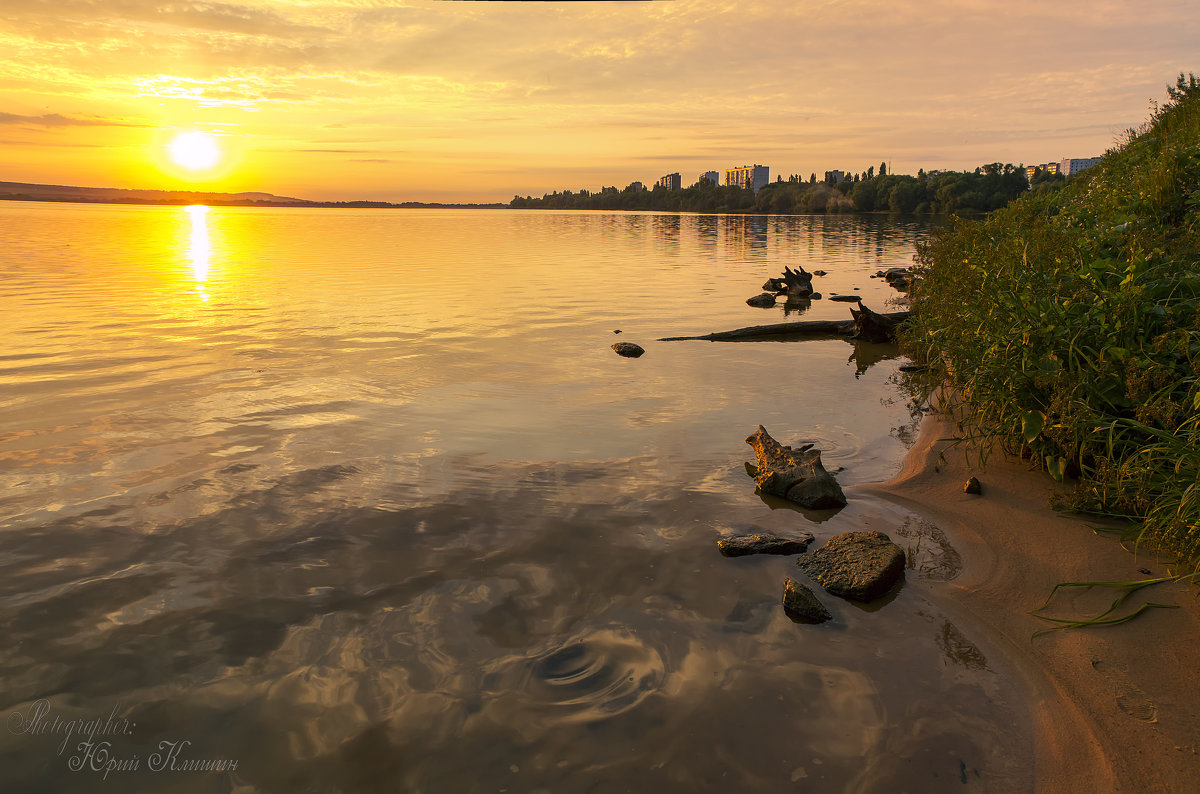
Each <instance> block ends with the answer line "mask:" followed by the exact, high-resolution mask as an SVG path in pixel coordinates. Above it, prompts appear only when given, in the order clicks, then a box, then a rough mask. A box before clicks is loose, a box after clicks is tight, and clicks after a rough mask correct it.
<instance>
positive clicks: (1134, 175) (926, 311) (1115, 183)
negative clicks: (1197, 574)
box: [904, 75, 1200, 571]
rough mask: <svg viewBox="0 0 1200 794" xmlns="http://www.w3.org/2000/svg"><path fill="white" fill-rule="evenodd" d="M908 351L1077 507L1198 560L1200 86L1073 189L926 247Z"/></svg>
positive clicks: (996, 439) (1176, 92) (1181, 93)
mask: <svg viewBox="0 0 1200 794" xmlns="http://www.w3.org/2000/svg"><path fill="white" fill-rule="evenodd" d="M917 271H918V276H919V278H920V281H919V282H918V283H917V284H916V285H915V287H914V288H913V290H912V293H911V301H912V309H913V318H914V319H913V322H912V323H911V325H910V326H909V329H908V331H907V334H906V336H905V339H904V344H905V345H906V347H907V349H908V351H909V352H910V354H911V355H912V356H914V357H915V358H916V359H919V360H920V361H921V362H922V363H925V364H927V365H928V366H930V367H931V368H932V369H933V370H934V373H935V375H937V376H939V377H940V380H941V381H942V382H944V383H945V384H947V385H948V386H949V387H951V389H952V390H953V392H954V393H956V394H957V395H958V396H959V397H960V398H961V403H960V404H959V408H958V410H959V411H961V416H960V418H963V419H967V420H969V425H968V426H970V427H974V428H977V429H978V432H979V433H980V434H981V437H980V439H979V440H980V441H981V442H982V447H981V449H983V450H984V454H986V451H987V450H988V449H991V448H995V447H996V446H997V445H1000V446H1001V447H1002V448H1006V449H1010V450H1018V449H1019V450H1021V451H1022V452H1023V453H1024V454H1026V455H1029V456H1031V457H1032V458H1033V459H1034V460H1035V461H1036V462H1037V463H1039V464H1040V465H1041V466H1043V467H1044V468H1045V469H1046V470H1048V471H1049V472H1050V473H1051V474H1053V475H1054V476H1055V477H1057V478H1060V479H1061V478H1064V477H1077V478H1078V487H1077V488H1076V489H1074V490H1073V491H1072V493H1071V495H1070V496H1068V497H1067V498H1066V499H1065V501H1064V503H1063V504H1062V506H1063V507H1068V508H1071V509H1074V510H1078V511H1084V512H1089V513H1098V514H1106V515H1111V516H1119V517H1123V518H1127V519H1131V520H1133V521H1134V522H1136V523H1135V526H1136V530H1135V533H1134V536H1135V537H1136V538H1137V540H1138V542H1139V544H1141V546H1142V548H1143V549H1147V548H1158V549H1163V550H1166V551H1168V552H1170V553H1173V554H1176V555H1178V556H1179V558H1180V559H1181V560H1183V561H1184V562H1186V563H1187V565H1188V569H1189V570H1192V571H1195V570H1196V569H1197V568H1198V567H1200V84H1198V83H1197V81H1196V78H1195V77H1194V76H1190V75H1189V76H1188V77H1186V78H1185V77H1184V76H1183V75H1180V77H1179V80H1178V82H1177V83H1176V84H1175V85H1174V86H1170V87H1169V89H1168V99H1167V102H1166V104H1164V105H1163V106H1162V107H1161V108H1158V109H1156V110H1155V111H1154V112H1153V113H1152V115H1151V117H1150V119H1149V121H1148V122H1147V123H1146V124H1145V125H1144V126H1143V127H1142V128H1140V129H1138V130H1131V131H1130V132H1129V133H1128V134H1127V135H1126V136H1125V137H1124V139H1123V141H1122V142H1121V143H1120V144H1119V145H1117V146H1116V147H1115V148H1114V149H1113V150H1110V151H1109V152H1108V153H1107V154H1106V155H1105V157H1104V159H1103V160H1102V161H1101V163H1100V164H1099V165H1098V166H1096V167H1094V168H1092V169H1090V170H1088V171H1087V172H1085V173H1084V174H1083V175H1081V176H1080V177H1078V178H1076V179H1074V180H1069V181H1068V182H1067V183H1066V184H1065V185H1062V186H1061V189H1057V190H1045V191H1037V190H1035V191H1031V192H1030V193H1029V194H1028V195H1027V196H1025V197H1023V198H1021V199H1020V200H1018V201H1015V202H1013V203H1011V204H1009V205H1008V206H1007V207H1006V208H1004V209H1002V210H1000V211H998V212H995V213H993V214H991V215H990V216H988V217H987V218H986V219H984V220H981V221H962V220H958V221H956V222H955V223H954V224H953V225H952V226H950V227H947V228H945V229H943V230H941V231H939V232H937V233H935V235H934V236H933V238H932V239H931V240H930V242H929V243H928V244H926V245H924V246H922V247H921V248H920V249H919V253H918V256H917Z"/></svg>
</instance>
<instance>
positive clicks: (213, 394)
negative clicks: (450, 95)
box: [0, 202, 1029, 793]
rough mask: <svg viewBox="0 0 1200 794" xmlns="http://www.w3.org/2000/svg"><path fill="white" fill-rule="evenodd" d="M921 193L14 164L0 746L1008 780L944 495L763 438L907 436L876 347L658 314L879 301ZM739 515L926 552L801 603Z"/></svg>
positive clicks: (184, 755)
mask: <svg viewBox="0 0 1200 794" xmlns="http://www.w3.org/2000/svg"><path fill="white" fill-rule="evenodd" d="M928 229H929V225H928V222H922V221H915V220H903V219H901V220H896V219H886V218H874V217H871V218H867V217H829V218H825V217H769V218H767V217H737V216H693V215H684V216H679V215H657V214H598V213H597V214H586V213H555V212H536V211H530V212H519V211H503V210H498V211H450V210H445V211H442V210H412V211H382V210H345V211H342V210H289V209H248V208H211V209H205V208H179V207H169V208H167V207H163V208H160V207H123V206H102V205H69V204H58V205H50V204H26V203H16V202H2V203H0V276H2V280H0V486H2V488H0V572H2V574H3V575H2V576H0V625H4V626H6V627H7V628H6V632H5V638H6V640H7V641H6V642H5V643H3V645H2V646H0V696H2V697H0V706H2V707H3V710H4V713H5V717H6V719H7V726H8V730H6V731H2V732H0V736H3V739H2V740H0V758H2V760H3V768H4V772H3V777H4V778H5V786H4V787H5V788H9V789H10V790H14V791H27V792H40V791H45V792H50V791H55V792H57V791H103V790H111V791H139V792H140V791H147V792H158V791H180V792H214V791H215V792H226V791H237V792H276V791H314V792H318V791H319V792H325V791H345V792H358V791H405V792H433V793H439V792H501V791H509V792H642V791H653V792H696V791H713V792H782V791H814V792H828V791H835V792H836V791H864V792H873V791H913V792H918V791H919V792H930V791H951V790H953V791H960V790H964V789H967V790H996V791H1012V790H1019V789H1020V788H1022V787H1023V786H1024V785H1025V782H1026V781H1027V780H1028V779H1029V775H1028V771H1029V770H1028V768H1027V766H1028V763H1027V759H1028V757H1029V756H1028V748H1027V746H1026V745H1025V744H1024V742H1025V741H1026V739H1024V738H1023V734H1022V732H1021V731H1015V732H1014V725H1018V724H1021V721H1022V720H1023V719H1024V717H1023V714H1024V711H1023V709H1024V707H1023V706H1022V705H1021V704H1020V703H1019V702H1017V700H1018V699H1017V698H1016V697H1015V695H1014V694H1013V693H1014V691H1015V690H1014V689H1013V687H1012V684H1011V682H1010V681H1009V678H1008V676H1007V675H1006V674H1005V673H1004V671H1003V670H1002V669H1001V667H1000V666H999V665H998V664H997V661H999V660H993V659H991V658H989V655H988V654H985V653H984V652H983V651H982V650H981V649H980V647H979V645H978V638H973V637H971V636H970V635H969V633H964V630H963V629H962V628H960V627H958V626H956V625H955V624H954V623H953V622H952V621H951V620H949V619H947V618H946V617H945V616H944V614H943V613H942V612H941V611H939V609H938V607H937V598H938V595H937V594H938V593H939V592H944V591H945V590H947V589H948V586H946V585H944V584H942V581H943V580H946V579H949V578H951V577H952V576H953V574H954V572H955V570H957V567H956V566H957V564H958V563H957V558H956V555H955V553H954V551H953V549H952V548H950V547H949V546H948V545H947V543H946V539H945V537H944V536H943V535H942V534H941V532H940V531H939V530H938V529H937V528H936V527H932V526H930V525H928V524H927V523H925V522H923V521H921V520H920V519H919V518H917V517H916V516H912V515H909V514H906V513H905V512H904V511H903V510H901V509H899V508H896V507H894V506H889V505H887V504H883V503H880V502H878V501H875V500H872V499H870V498H866V497H865V496H864V497H859V496H857V495H856V494H855V492H854V489H853V487H850V488H849V489H848V491H849V495H850V498H851V501H850V505H849V506H848V507H847V508H845V509H844V510H842V511H840V512H835V513H830V512H824V513H805V512H803V511H800V510H798V509H794V508H793V507H790V506H788V505H787V504H786V503H783V502H780V501H777V500H774V499H770V498H763V497H760V496H758V495H756V494H755V490H754V483H753V480H752V479H751V478H750V477H749V476H748V474H747V471H746V467H745V464H746V462H747V461H753V453H752V451H751V449H750V447H749V446H747V445H746V444H745V443H744V439H745V437H746V436H747V435H748V434H750V433H752V432H753V431H754V429H755V427H756V426H757V425H759V424H763V425H765V426H766V427H767V429H768V430H769V431H770V432H771V434H772V435H774V436H775V438H777V439H778V440H780V441H781V442H783V443H790V444H798V443H801V442H814V443H816V445H817V446H818V447H819V448H820V449H822V450H824V451H825V454H824V461H825V464H826V466H827V467H828V468H830V469H831V470H833V469H836V468H838V467H841V471H840V472H839V473H838V478H839V480H840V481H841V482H842V483H843V485H846V486H853V485H854V484H855V483H865V482H872V481H878V480H883V479H887V478H888V477H890V476H891V475H893V474H894V473H895V472H896V471H897V469H898V466H899V464H900V461H901V459H902V457H903V455H904V452H905V449H906V443H909V442H910V441H911V439H912V437H913V435H914V433H915V426H916V424H915V420H914V413H913V411H912V410H911V408H910V405H909V401H910V398H909V396H908V395H907V393H906V392H905V391H904V390H903V389H902V388H901V387H900V385H899V383H898V381H899V376H898V374H897V367H898V365H899V363H900V359H899V358H898V353H897V351H896V350H895V349H894V348H893V347H890V346H873V345H852V344H849V343H847V342H844V341H840V340H832V341H808V342H754V343H710V342H695V341H693V342H657V341H655V340H657V339H658V338H660V337H665V336H674V335H683V334H701V333H707V332H709V331H715V330H724V329H728V328H736V327H739V326H745V325H753V324H759V323H767V322H777V321H782V320H783V319H784V316H785V313H786V314H787V315H788V319H802V318H811V319H826V318H839V319H840V318H844V317H847V316H848V309H847V304H845V303H836V302H832V301H830V300H827V299H826V300H818V301H813V302H812V304H811V306H810V307H808V308H807V310H806V311H803V312H802V313H801V311H800V309H799V308H795V309H787V308H785V307H783V306H782V305H781V306H780V307H779V308H776V309H770V310H763V309H754V308H751V307H748V306H747V305H746V304H745V299H746V298H747V297H750V296H752V295H755V294H757V293H758V292H760V287H761V285H762V283H763V282H764V281H765V280H766V278H768V277H769V276H776V275H778V274H779V273H780V271H782V269H783V267H784V265H791V266H796V265H803V266H804V267H805V268H807V269H808V270H810V271H811V270H816V269H820V270H825V271H827V272H828V275H826V276H824V277H820V278H817V279H816V282H815V285H816V287H817V288H818V289H819V290H820V291H821V292H822V293H824V295H825V296H826V298H828V297H829V296H830V295H832V294H834V293H850V292H853V291H854V290H855V289H856V288H858V289H859V293H858V294H861V295H862V296H863V297H864V299H865V301H866V303H867V304H868V305H869V306H872V307H873V308H876V309H880V310H882V309H888V308H890V307H889V306H888V301H889V300H892V299H893V298H894V297H895V296H896V293H895V292H894V291H892V290H891V289H890V288H888V287H887V286H886V285H884V284H883V283H882V282H881V281H880V280H876V279H871V278H869V276H870V274H872V273H874V272H875V271H877V270H879V269H882V268H886V267H891V266H897V265H905V264H908V263H909V262H910V261H911V256H912V253H913V246H914V243H915V241H917V240H919V239H921V238H922V236H923V235H925V234H926V233H927V232H928ZM617 330H620V331H621V333H620V335H619V336H618V335H617V334H616V333H615V331H617ZM617 341H630V342H636V343H638V344H641V345H642V346H643V347H645V348H646V354H645V355H644V356H643V357H641V358H639V359H625V358H621V357H619V356H617V355H616V354H614V353H613V351H612V350H611V348H610V346H611V345H612V344H613V343H614V342H617ZM754 527H757V528H761V529H763V530H767V531H770V532H774V533H777V534H798V533H801V532H806V531H811V532H813V533H814V534H815V535H816V536H817V544H820V543H822V542H823V541H824V540H825V539H827V538H829V537H832V536H833V535H836V534H838V533H841V532H844V531H848V530H852V529H862V528H870V529H881V530H883V531H886V532H889V534H891V535H892V536H893V539H895V540H897V542H900V543H901V545H903V546H905V547H906V548H908V549H909V551H910V562H911V567H910V570H909V571H908V573H907V581H906V584H905V585H904V586H903V587H902V588H901V589H900V591H899V592H898V594H896V595H894V596H893V597H891V598H889V599H885V601H884V603H882V604H874V605H871V606H869V607H867V608H863V607H861V606H856V605H853V604H850V603H848V602H845V601H841V600H839V599H836V598H834V597H832V596H828V595H826V594H824V593H823V592H821V593H820V596H821V598H822V600H823V601H824V602H825V603H826V605H827V606H828V607H829V609H830V610H831V611H832V612H833V613H834V616H835V618H834V620H833V621H832V622H830V623H828V624H824V625H822V626H804V625H798V624H795V623H793V622H792V621H791V620H789V619H788V618H787V616H786V615H785V614H784V613H783V611H782V609H781V608H780V606H779V601H780V596H781V593H782V589H783V582H784V579H785V578H786V577H788V576H791V577H793V578H796V579H797V580H799V581H804V577H803V574H801V573H800V571H799V570H798V569H797V568H796V566H795V564H794V560H793V559H792V558H786V557H770V558H759V557H744V558H737V559H726V558H724V557H722V556H721V555H720V554H719V553H718V551H717V546H716V540H717V538H719V537H721V536H722V535H725V534H731V533H736V532H743V531H746V530H749V529H751V528H754ZM56 720H57V722H56ZM73 720H78V721H80V722H72V721H73ZM89 720H90V721H95V720H99V722H98V723H94V724H93V725H92V726H91V728H90V729H88V727H87V726H86V725H85V722H86V721H89ZM81 732H82V733H86V734H90V735H91V739H90V744H89V743H88V742H89V737H88V736H87V735H85V736H83V737H82V738H81V736H80V733H81ZM110 761H111V762H112V764H111V765H110V764H109V762H110ZM230 761H233V762H236V769H222V770H218V771H205V770H206V769H208V768H207V767H206V768H204V769H196V768H194V767H188V766H187V764H188V763H191V764H195V763H197V762H211V763H213V764H217V765H218V766H219V763H220V762H230ZM172 762H173V763H174V765H175V768H174V770H172V769H171V764H172ZM108 766H111V770H110V771H108V772H107V779H105V775H106V772H105V768H106V767H108ZM964 784H967V785H965V786H964Z"/></svg>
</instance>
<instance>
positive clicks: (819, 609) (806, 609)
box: [783, 579, 833, 623]
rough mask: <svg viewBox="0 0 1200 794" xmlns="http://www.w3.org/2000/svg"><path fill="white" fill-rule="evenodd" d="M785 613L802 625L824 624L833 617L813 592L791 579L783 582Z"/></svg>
mask: <svg viewBox="0 0 1200 794" xmlns="http://www.w3.org/2000/svg"><path fill="white" fill-rule="evenodd" d="M783 611H784V612H786V613H787V615H788V617H789V618H791V619H792V620H795V621H798V622H800V623H824V622H825V621H827V620H829V619H830V618H832V617H833V615H831V614H829V610H828V609H826V608H825V605H824V604H822V603H821V602H820V601H818V600H817V597H816V595H814V594H813V591H812V590H809V589H808V588H807V587H805V586H804V585H802V584H800V583H799V582H793V581H792V580H791V579H786V580H784V582H783Z"/></svg>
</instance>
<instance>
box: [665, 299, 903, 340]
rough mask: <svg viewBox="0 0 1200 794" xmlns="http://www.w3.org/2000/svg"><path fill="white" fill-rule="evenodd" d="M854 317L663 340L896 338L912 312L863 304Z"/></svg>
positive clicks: (802, 321)
mask: <svg viewBox="0 0 1200 794" xmlns="http://www.w3.org/2000/svg"><path fill="white" fill-rule="evenodd" d="M850 313H851V315H852V316H853V318H854V319H851V320H801V321H798V322H793V323H773V324H771V325H751V326H747V327H746V328H735V329H733V330H732V331H716V332H714V333H711V334H704V335H703V336H668V337H665V338H663V339H659V340H658V341H660V342H683V341H691V340H704V341H707V342H738V341H753V340H757V339H773V338H778V337H792V338H797V339H862V340H864V341H868V342H886V341H892V340H894V339H895V337H896V329H897V328H898V327H899V325H900V323H902V322H904V321H905V320H907V319H908V316H909V313H908V312H888V313H886V314H879V313H877V312H873V311H871V310H870V309H868V308H866V307H865V306H863V305H862V304H861V303H860V304H859V308H858V309H851V310H850Z"/></svg>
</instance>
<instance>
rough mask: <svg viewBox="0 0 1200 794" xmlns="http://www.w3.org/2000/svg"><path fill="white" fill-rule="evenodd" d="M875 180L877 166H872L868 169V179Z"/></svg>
mask: <svg viewBox="0 0 1200 794" xmlns="http://www.w3.org/2000/svg"><path fill="white" fill-rule="evenodd" d="M874 178H875V166H871V167H870V168H868V169H867V179H874Z"/></svg>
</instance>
